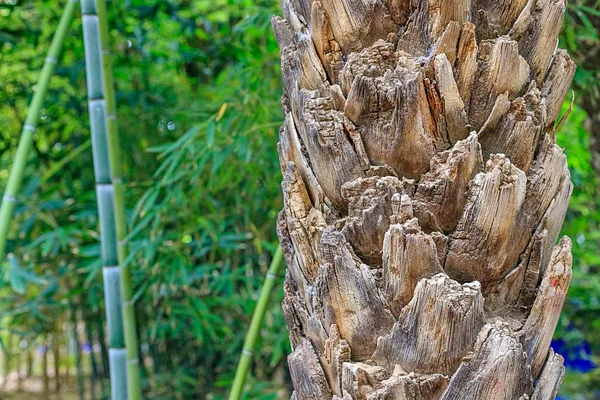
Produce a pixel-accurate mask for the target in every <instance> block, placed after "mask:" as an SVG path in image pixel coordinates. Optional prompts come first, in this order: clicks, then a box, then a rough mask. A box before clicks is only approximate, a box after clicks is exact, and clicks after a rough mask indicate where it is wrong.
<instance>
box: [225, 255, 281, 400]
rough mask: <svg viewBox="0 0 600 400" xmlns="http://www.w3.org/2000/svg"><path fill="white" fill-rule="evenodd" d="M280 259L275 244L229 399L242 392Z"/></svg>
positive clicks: (237, 396)
mask: <svg viewBox="0 0 600 400" xmlns="http://www.w3.org/2000/svg"><path fill="white" fill-rule="evenodd" d="M282 260H283V252H282V251H281V246H277V250H276V251H275V255H274V256H273V260H272V261H271V265H270V266H269V271H268V272H267V276H266V278H265V282H264V283H263V287H262V289H261V291H260V296H259V298H258V302H257V303H256V309H255V310H254V314H252V320H251V321H250V327H249V328H248V333H247V334H246V339H245V340H244V347H243V349H242V355H241V356H240V361H239V362H238V366H237V370H236V371H235V378H234V379H233V385H232V386H231V393H230V394H229V400H239V399H240V398H241V396H242V394H243V392H244V383H245V381H246V376H247V375H248V369H249V368H250V362H251V361H252V355H253V354H254V346H255V344H256V339H258V335H259V333H260V328H261V325H262V322H263V319H264V317H265V312H266V311H267V306H268V304H269V297H270V295H271V291H272V290H273V286H275V280H276V278H277V273H278V272H279V267H280V266H281V261H282Z"/></svg>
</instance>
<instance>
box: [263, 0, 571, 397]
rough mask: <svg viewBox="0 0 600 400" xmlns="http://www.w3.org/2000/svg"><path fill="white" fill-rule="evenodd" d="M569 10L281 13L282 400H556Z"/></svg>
mask: <svg viewBox="0 0 600 400" xmlns="http://www.w3.org/2000/svg"><path fill="white" fill-rule="evenodd" d="M565 7H566V1H564V0H494V1H491V0H445V1H443V0H410V1H409V0H387V1H384V0H320V1H319V0H284V1H283V14H284V18H279V17H274V18H273V26H274V30H275V34H276V37H277V41H278V43H279V46H280V49H281V61H282V74H283V81H284V96H283V100H282V105H283V110H284V114H285V123H284V125H283V127H282V128H281V130H280V142H279V145H278V151H279V157H280V161H281V169H282V172H283V176H284V179H283V182H282V190H283V194H284V209H283V211H282V212H281V213H280V214H279V218H278V234H279V239H280V242H281V245H282V247H283V249H284V253H285V258H286V262H287V265H288V269H287V274H286V281H285V287H284V290H285V299H284V302H283V309H284V314H285V317H286V321H287V326H288V329H289V331H290V339H291V343H292V348H293V352H292V354H291V355H290V356H289V367H290V372H291V377H292V380H293V383H294V388H295V391H294V393H293V395H292V399H296V400H303V399H343V400H349V399H365V400H383V399H386V400H387V399H406V400H413V399H444V400H449V399H467V400H468V399H494V400H498V399H507V400H515V399H536V400H542V399H553V398H554V397H555V395H556V392H557V390H558V387H559V385H560V383H561V381H562V376H563V374H564V367H563V363H562V361H563V359H562V357H561V356H560V355H557V354H555V353H554V352H553V351H552V349H550V348H549V346H550V340H551V338H552V335H553V333H554V330H555V327H556V324H557V321H558V317H559V314H560V311H561V308H562V306H563V302H564V299H565V295H566V292H567V288H568V286H569V281H570V278H571V262H572V258H571V252H570V249H571V241H570V240H569V238H567V237H564V238H562V239H561V240H560V242H559V244H558V245H556V246H555V244H556V242H557V239H558V234H559V231H560V228H561V225H562V222H563V219H564V217H565V213H566V210H567V205H568V202H569V197H570V195H571V190H572V184H571V181H570V176H569V170H568V169H567V163H566V157H565V155H564V154H563V152H562V150H561V148H560V147H558V146H557V145H556V143H555V138H554V123H555V121H556V119H557V117H558V114H559V112H560V107H561V104H562V102H563V99H564V97H565V94H566V93H567V91H568V88H569V85H570V83H571V80H572V78H573V74H574V71H575V65H574V63H573V62H572V61H571V59H570V57H569V55H568V54H567V53H566V52H565V51H563V50H559V49H557V37H558V33H559V30H560V27H561V24H562V19H563V14H564V12H565Z"/></svg>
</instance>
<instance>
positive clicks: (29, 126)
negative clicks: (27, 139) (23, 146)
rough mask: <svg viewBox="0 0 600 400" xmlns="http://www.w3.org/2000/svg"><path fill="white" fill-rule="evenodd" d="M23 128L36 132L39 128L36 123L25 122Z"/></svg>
mask: <svg viewBox="0 0 600 400" xmlns="http://www.w3.org/2000/svg"><path fill="white" fill-rule="evenodd" d="M23 130H24V131H31V132H35V131H36V130H37V128H36V127H35V125H31V124H25V125H23Z"/></svg>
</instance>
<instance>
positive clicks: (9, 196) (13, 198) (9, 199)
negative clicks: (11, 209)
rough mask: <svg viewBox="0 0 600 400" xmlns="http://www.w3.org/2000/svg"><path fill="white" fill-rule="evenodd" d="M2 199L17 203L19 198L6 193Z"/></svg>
mask: <svg viewBox="0 0 600 400" xmlns="http://www.w3.org/2000/svg"><path fill="white" fill-rule="evenodd" d="M2 200H4V201H8V202H11V203H16V202H17V198H16V197H15V196H13V195H11V194H5V195H4V196H2Z"/></svg>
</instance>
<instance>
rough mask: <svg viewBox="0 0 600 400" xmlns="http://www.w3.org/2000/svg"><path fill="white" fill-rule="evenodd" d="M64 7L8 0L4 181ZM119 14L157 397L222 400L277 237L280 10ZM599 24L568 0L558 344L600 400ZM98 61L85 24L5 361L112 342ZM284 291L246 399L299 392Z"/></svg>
mask: <svg viewBox="0 0 600 400" xmlns="http://www.w3.org/2000/svg"><path fill="white" fill-rule="evenodd" d="M63 4H64V1H63V0H47V1H44V2H43V6H42V5H41V3H40V2H39V1H34V0H0V127H2V129H1V134H2V139H3V140H2V141H1V142H0V187H4V185H5V182H6V179H7V177H8V169H9V167H10V165H11V162H12V152H13V150H14V149H15V147H16V144H17V141H18V135H19V132H20V130H21V125H22V122H23V119H24V117H25V113H26V109H27V103H28V101H29V99H30V96H31V88H32V87H33V85H34V84H35V80H36V79H37V76H38V72H39V69H40V68H41V66H42V63H43V60H44V57H45V53H46V50H47V46H48V43H49V40H50V37H51V36H52V34H53V33H54V29H55V26H56V24H57V22H58V18H59V16H60V12H61V9H62V6H63ZM109 12H110V13H109V18H110V26H111V28H112V30H111V36H112V37H111V41H112V47H113V53H114V55H115V63H114V73H115V80H116V86H117V87H116V89H117V90H116V94H117V103H118V118H119V125H120V132H121V136H122V138H121V143H122V146H123V148H124V152H123V154H124V156H125V157H126V159H125V160H124V162H125V164H126V168H125V170H124V172H125V181H126V183H127V204H128V217H129V222H130V228H131V233H130V235H129V236H128V243H129V246H130V257H129V259H128V263H130V265H131V266H132V272H133V279H134V283H135V287H136V293H135V298H136V313H137V318H138V324H139V336H140V339H141V342H142V354H143V357H144V364H143V366H144V368H143V374H144V377H145V379H144V391H145V393H146V396H147V397H148V398H152V399H191V398H195V399H196V398H197V399H201V398H207V399H222V398H224V397H225V395H226V392H227V388H228V386H229V385H230V383H231V380H232V378H233V372H234V370H235V364H236V362H237V358H238V356H239V354H240V350H241V346H242V341H243V336H244V332H245V329H246V326H247V324H248V323H249V320H250V316H251V313H252V311H253V309H254V306H255V303H256V300H257V298H258V293H259V289H260V285H261V283H262V280H263V277H264V275H265V273H266V270H267V267H268V263H269V261H270V259H271V257H272V254H273V253H274V250H275V247H276V235H275V219H276V215H277V212H278V210H279V209H280V207H281V195H280V188H279V182H280V179H281V176H280V172H279V164H278V160H277V150H276V143H277V132H278V127H279V125H280V124H281V122H282V115H281V111H280V107H279V98H280V95H281V92H282V89H281V82H280V72H279V54H278V53H279V52H278V49H277V45H276V43H275V40H274V38H273V34H272V32H271V27H270V18H271V15H273V14H277V13H279V5H278V2H277V1H276V0H124V1H112V2H110V3H109ZM599 28H600V1H592V0H572V1H571V2H570V4H569V9H568V15H567V17H566V20H565V26H564V29H563V35H562V36H561V47H565V48H567V49H568V50H569V51H570V52H571V54H572V55H573V57H574V59H575V60H576V61H577V63H578V64H579V69H578V71H577V74H576V77H575V82H574V85H573V89H574V91H575V93H576V96H575V104H574V106H573V111H572V113H571V115H570V116H569V118H568V119H567V120H566V122H565V124H564V125H563V126H562V127H561V129H560V130H559V132H558V135H557V136H558V141H559V144H560V145H561V146H563V147H564V148H565V152H566V153H567V155H568V157H569V165H570V168H571V174H572V179H573V182H574V184H575V189H574V193H573V198H572V200H571V208H570V211H569V213H568V216H567V221H566V222H565V226H564V233H565V234H568V235H569V236H571V237H572V238H573V239H574V248H573V252H574V260H575V263H574V277H573V282H572V284H571V289H570V291H569V297H568V301H567V303H566V305H565V309H564V312H563V316H562V318H561V322H560V324H559V329H558V331H557V334H556V341H555V344H554V345H555V347H557V348H560V351H561V353H563V354H564V355H565V357H566V359H567V360H566V363H567V366H568V374H567V377H566V379H565V384H564V385H563V388H562V391H561V398H564V399H597V398H600V392H599V389H598V388H599V387H600V372H599V369H598V368H596V365H597V364H598V363H600V351H599V349H598V345H600V339H599V338H598V332H600V270H599V269H600V207H599V204H600V180H599V179H598V177H599V176H600V175H599V174H600V106H599V105H598V102H599V101H600V89H599V84H598V82H599V79H600V76H599V75H600V72H599V71H600V40H599V37H598V35H599V33H598V31H599ZM84 69H85V68H84V55H83V43H82V39H81V26H80V21H79V20H77V21H76V22H75V23H74V24H73V27H72V30H71V36H70V37H69V38H68V39H67V42H66V44H65V50H64V54H63V56H62V59H61V61H60V64H59V67H58V69H57V73H56V76H55V77H53V79H52V81H51V85H50V91H49V95H48V97H47V100H46V103H45V108H44V109H43V110H42V112H41V115H40V117H41V121H40V126H39V128H38V131H37V133H36V139H35V145H34V151H33V153H32V154H31V157H30V161H29V163H28V169H27V173H26V177H27V178H26V179H25V182H24V185H23V187H24V189H23V191H22V193H21V194H20V196H19V206H18V208H17V210H16V218H15V220H14V222H13V223H12V225H11V227H12V228H11V234H10V236H9V248H8V251H9V252H10V253H11V257H12V258H10V260H9V261H8V262H7V263H6V264H5V265H4V266H3V268H2V269H1V270H0V339H1V340H0V342H1V343H2V344H3V347H4V348H5V349H8V350H7V351H8V353H7V354H9V353H10V346H7V344H10V342H11V340H13V339H11V338H13V337H18V338H20V340H26V341H27V343H30V344H31V343H34V344H35V343H39V342H40V337H42V338H43V337H46V336H47V335H52V334H55V333H56V332H57V331H60V330H61V329H62V328H63V326H64V323H67V322H69V321H71V320H73V319H74V318H77V319H79V320H81V321H84V323H85V327H86V331H87V332H88V335H87V338H88V342H94V343H100V342H101V341H102V338H103V335H104V333H103V331H102V326H101V324H99V323H98V322H99V321H102V320H103V319H104V314H103V299H102V286H101V274H100V268H101V266H100V262H99V257H98V256H99V251H100V249H99V244H98V241H97V240H98V233H97V213H96V205H95V191H94V180H93V171H92V161H91V150H90V147H89V129H88V122H87V119H88V117H87V103H86V95H85V75H84V73H85V71H84ZM567 108H568V104H567V105H566V106H565V109H564V112H566V111H567ZM280 282H281V281H280ZM279 287H280V286H279ZM281 299H282V293H281V290H279V291H278V292H277V294H276V295H275V296H274V298H273V300H272V306H271V307H270V310H269V312H268V315H267V319H266V322H265V324H264V328H263V331H262V337H261V341H260V342H259V348H260V350H259V351H258V353H257V355H256V356H255V363H254V365H253V368H252V370H251V378H250V380H249V383H248V385H247V387H248V392H247V398H252V399H254V398H256V399H259V398H260V399H275V398H283V397H284V396H285V395H286V394H288V392H287V391H288V390H289V385H290V383H289V377H288V376H287V368H286V354H287V353H288V351H289V342H288V338H287V331H286V329H285V324H284V322H283V316H282V312H281V309H280V302H281ZM13 347H14V346H13ZM104 358H105V357H103V356H102V352H100V356H99V358H98V360H97V363H98V364H99V366H98V370H99V372H98V373H97V376H98V377H99V379H102V377H103V376H104V375H103V370H102V368H101V367H100V366H101V365H102V363H103V362H105V360H104ZM104 377H105V376H104Z"/></svg>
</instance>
